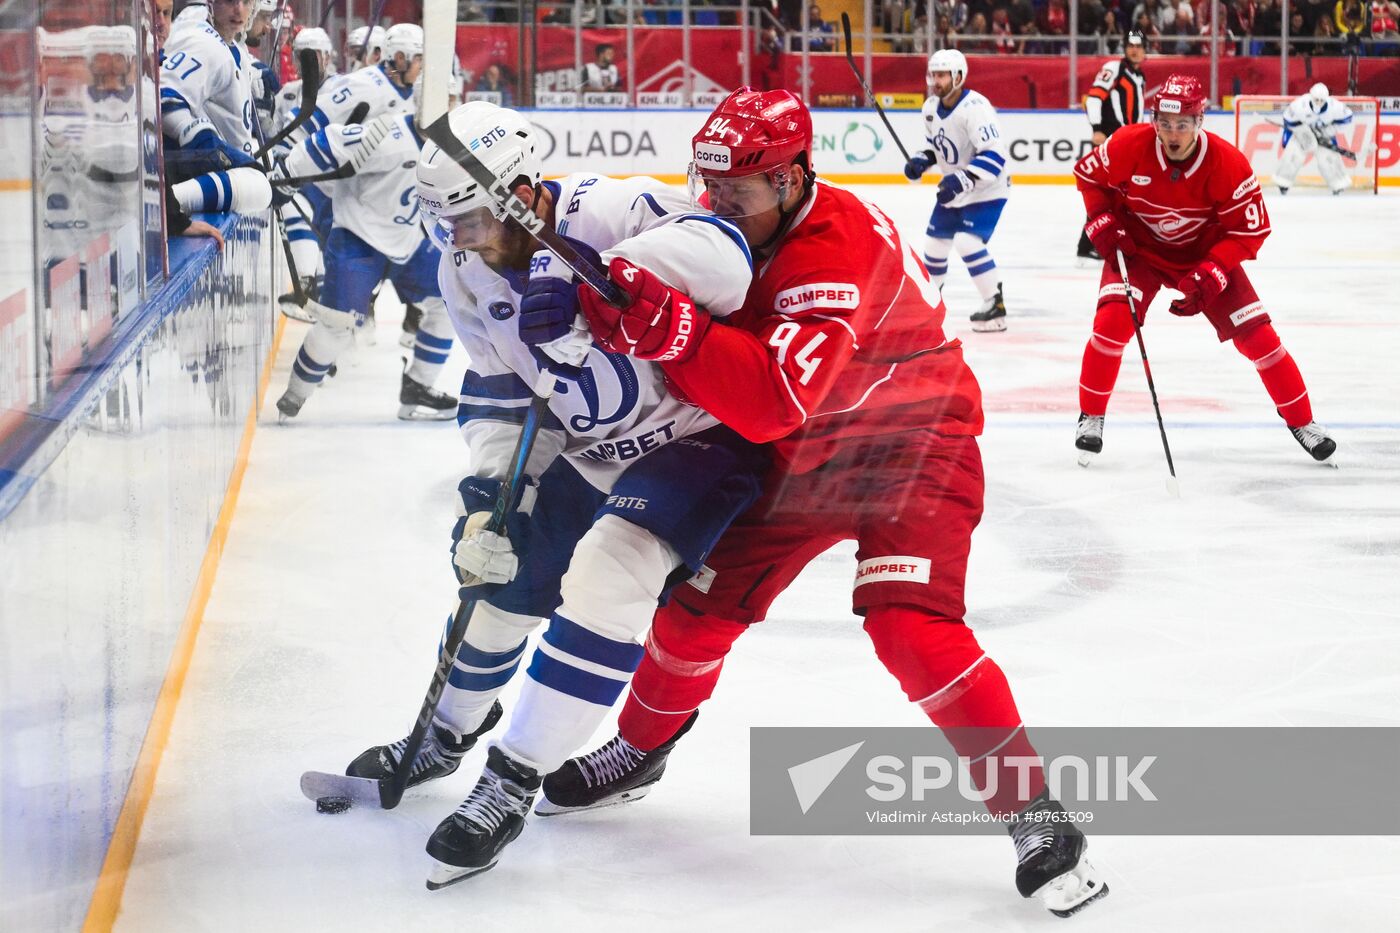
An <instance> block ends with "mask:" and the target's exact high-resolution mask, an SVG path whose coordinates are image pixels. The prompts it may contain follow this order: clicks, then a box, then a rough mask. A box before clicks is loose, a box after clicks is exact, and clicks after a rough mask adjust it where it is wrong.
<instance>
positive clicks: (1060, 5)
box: [1037, 0, 1069, 55]
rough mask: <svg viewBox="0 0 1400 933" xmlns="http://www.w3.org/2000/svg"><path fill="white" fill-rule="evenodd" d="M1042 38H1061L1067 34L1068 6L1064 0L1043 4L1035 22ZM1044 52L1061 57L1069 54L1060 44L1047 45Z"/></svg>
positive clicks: (1064, 46)
mask: <svg viewBox="0 0 1400 933" xmlns="http://www.w3.org/2000/svg"><path fill="white" fill-rule="evenodd" d="M1037 25H1038V26H1039V27H1040V34H1041V35H1042V36H1063V35H1067V34H1068V33H1069V6H1068V4H1067V3H1066V2H1065V0H1049V2H1048V3H1046V4H1045V9H1043V10H1041V11H1040V16H1039V18H1038V20H1037ZM1045 52H1046V53H1047V54H1049V55H1063V54H1068V53H1069V47H1068V46H1067V45H1063V44H1060V43H1053V44H1047V47H1046V49H1045Z"/></svg>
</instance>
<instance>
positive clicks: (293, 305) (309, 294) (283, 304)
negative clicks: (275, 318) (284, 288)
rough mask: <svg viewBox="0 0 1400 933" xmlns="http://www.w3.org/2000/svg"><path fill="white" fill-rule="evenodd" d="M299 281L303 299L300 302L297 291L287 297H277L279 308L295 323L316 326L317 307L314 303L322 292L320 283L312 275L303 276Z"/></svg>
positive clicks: (287, 294)
mask: <svg viewBox="0 0 1400 933" xmlns="http://www.w3.org/2000/svg"><path fill="white" fill-rule="evenodd" d="M298 281H299V282H300V283H301V298H300V299H299V300H298V298H297V293H296V292H295V291H290V292H287V293H286V294H285V295H279V296H278V297H277V307H278V308H279V309H281V311H282V313H283V314H285V315H286V316H287V317H289V318H291V319H292V320H294V321H301V322H302V323H303V324H315V323H316V305H315V304H314V302H315V301H316V299H317V297H318V296H319V294H320V291H321V288H320V283H319V282H318V281H317V280H316V277H315V276H312V275H303V276H301V277H300V278H299V279H298Z"/></svg>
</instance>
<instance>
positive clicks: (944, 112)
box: [938, 88, 968, 120]
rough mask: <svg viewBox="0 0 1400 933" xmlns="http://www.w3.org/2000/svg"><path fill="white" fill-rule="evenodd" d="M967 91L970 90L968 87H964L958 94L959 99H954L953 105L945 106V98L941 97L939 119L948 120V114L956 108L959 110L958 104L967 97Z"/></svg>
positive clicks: (939, 100)
mask: <svg viewBox="0 0 1400 933" xmlns="http://www.w3.org/2000/svg"><path fill="white" fill-rule="evenodd" d="M967 92H968V89H967V88H963V89H962V93H961V94H959V95H958V99H957V100H955V101H953V106H951V107H944V106H943V99H942V98H941V97H940V98H939V99H938V119H940V120H946V119H948V114H950V113H952V112H953V111H954V110H957V109H958V104H961V103H962V102H963V98H965V97H967Z"/></svg>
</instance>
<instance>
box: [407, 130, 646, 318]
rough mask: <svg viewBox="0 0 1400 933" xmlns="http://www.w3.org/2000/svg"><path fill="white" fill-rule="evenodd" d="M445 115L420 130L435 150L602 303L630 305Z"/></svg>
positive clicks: (605, 274) (610, 281) (616, 305)
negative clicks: (502, 178)
mask: <svg viewBox="0 0 1400 933" xmlns="http://www.w3.org/2000/svg"><path fill="white" fill-rule="evenodd" d="M449 116H450V114H443V115H442V116H440V117H438V118H437V119H436V120H434V121H433V122H432V123H430V124H428V126H427V127H425V128H424V129H423V135H424V136H427V137H428V138H429V139H431V140H432V141H433V142H435V143H437V144H438V148H440V149H441V150H442V151H443V153H444V154H445V155H446V156H447V157H448V158H449V159H451V160H452V161H453V162H456V163H457V164H458V165H460V166H462V168H464V169H466V171H467V174H468V175H470V176H471V177H472V180H473V181H475V182H476V183H477V184H478V185H481V187H482V188H484V189H485V190H486V192H487V194H488V195H489V196H490V198H491V200H493V201H495V202H496V204H497V205H498V206H500V207H501V208H503V209H504V210H505V212H506V215H507V216H508V217H510V219H511V220H513V221H514V222H515V223H516V224H518V225H519V226H520V227H521V229H523V230H525V231H526V232H527V233H529V234H530V236H532V237H534V239H535V240H536V242H538V243H540V244H541V245H542V246H545V247H547V248H548V249H550V250H551V251H552V252H553V253H554V254H555V255H556V256H558V257H559V258H560V260H562V261H563V263H564V265H566V266H568V267H569V268H570V269H571V270H573V272H574V274H575V275H577V276H578V277H579V278H580V279H582V280H583V283H584V284H585V285H587V286H588V287H589V288H591V289H593V290H594V291H595V292H597V293H598V294H599V295H600V296H602V298H603V300H604V301H607V302H608V303H609V304H611V305H613V306H614V307H618V308H625V307H627V306H628V305H630V304H631V303H632V298H631V296H630V295H628V294H627V293H626V292H625V291H623V290H622V289H621V288H619V287H618V285H617V283H616V282H614V281H613V280H612V279H610V278H608V274H607V272H605V271H604V270H602V269H600V268H598V266H596V265H594V264H593V263H592V262H590V261H589V260H587V259H585V258H584V257H583V256H581V255H579V253H578V251H577V250H575V249H574V248H573V246H571V245H570V244H569V242H568V241H567V240H565V239H564V238H563V237H561V236H560V235H559V234H557V233H555V232H554V230H552V229H551V228H550V227H549V225H548V224H546V223H545V222H544V218H542V217H540V216H539V215H538V214H536V213H535V212H534V211H533V210H531V209H530V208H529V207H527V206H526V205H525V203H524V202H523V201H521V200H520V199H519V198H517V197H516V196H515V195H513V194H511V193H510V191H508V190H507V189H506V187H505V185H503V184H501V182H500V181H499V180H497V178H496V176H495V175H493V174H492V173H491V170H490V169H489V168H487V167H486V166H485V164H483V163H482V161H481V160H480V159H478V158H477V157H476V156H474V155H473V154H472V153H471V152H470V151H469V150H468V149H467V147H466V146H464V145H462V141H461V140H460V139H458V138H457V137H456V135H455V134H454V133H453V132H452V126H451V125H450V124H449V123H448V118H449Z"/></svg>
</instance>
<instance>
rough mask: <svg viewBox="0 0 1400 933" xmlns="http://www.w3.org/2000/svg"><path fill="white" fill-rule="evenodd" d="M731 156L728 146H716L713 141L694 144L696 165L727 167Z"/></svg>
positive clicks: (717, 167)
mask: <svg viewBox="0 0 1400 933" xmlns="http://www.w3.org/2000/svg"><path fill="white" fill-rule="evenodd" d="M731 158H732V156H731V153H730V150H729V147H728V146H716V145H715V144H714V143H696V144H695V164H696V165H697V166H700V167H703V168H716V169H727V168H729V166H730V161H731Z"/></svg>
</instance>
